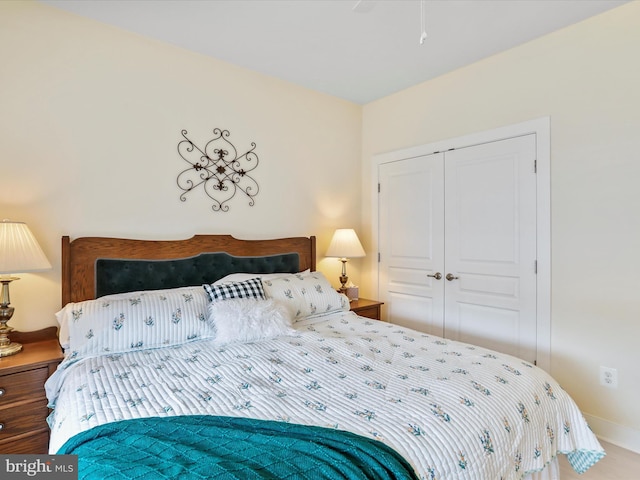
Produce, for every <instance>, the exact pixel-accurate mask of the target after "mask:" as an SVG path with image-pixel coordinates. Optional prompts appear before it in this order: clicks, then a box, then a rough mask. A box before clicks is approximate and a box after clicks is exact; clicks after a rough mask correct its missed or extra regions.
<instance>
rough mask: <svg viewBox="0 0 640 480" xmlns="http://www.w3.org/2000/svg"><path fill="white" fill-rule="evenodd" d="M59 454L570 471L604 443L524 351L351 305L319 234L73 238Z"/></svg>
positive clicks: (248, 470) (301, 470)
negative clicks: (561, 460) (561, 461)
mask: <svg viewBox="0 0 640 480" xmlns="http://www.w3.org/2000/svg"><path fill="white" fill-rule="evenodd" d="M62 255H63V264H62V267H63V279H62V298H63V305H64V307H63V309H62V310H61V311H60V312H58V314H57V318H58V321H59V323H60V342H61V344H62V345H63V347H64V349H65V360H64V361H63V362H62V363H61V365H60V367H59V368H58V370H57V371H56V373H55V374H54V375H53V376H52V377H51V378H50V379H49V380H48V381H47V384H46V390H47V395H48V398H49V402H50V407H51V408H52V413H51V415H50V416H49V419H48V421H49V425H50V427H51V442H50V453H52V454H55V453H58V454H75V455H78V458H79V478H87V479H88V478H96V479H104V478H110V479H126V478H140V479H156V478H181V479H182V478H186V479H197V478H229V479H231V478H242V479H245V478H247V479H249V478H256V479H258V478H292V479H293V478H366V479H373V478H380V479H384V478H388V479H403V478H407V479H409V478H411V479H415V478H419V479H428V480H436V479H438V480H445V479H481V480H485V479H505V480H510V479H522V478H527V479H536V480H538V479H550V478H558V475H559V468H558V464H557V459H558V456H559V455H561V454H564V455H566V456H567V459H568V461H569V463H570V464H571V466H572V467H573V468H574V469H575V470H576V471H577V472H579V473H582V472H584V471H586V470H587V469H588V468H590V467H591V466H592V465H593V464H595V463H596V462H597V461H598V460H599V459H600V458H602V457H603V456H604V450H603V449H602V447H601V446H600V444H599V443H598V441H597V439H596V437H595V436H594V434H593V433H592V432H591V430H590V429H589V427H588V425H587V424H586V422H585V420H584V418H583V416H582V414H581V413H580V411H579V409H578V408H577V406H576V405H575V403H574V402H573V400H572V399H571V398H570V397H569V395H568V394H567V393H566V392H565V391H564V390H562V388H561V387H560V385H558V384H557V382H556V381H555V380H554V379H553V378H552V377H550V376H549V375H548V374H546V373H545V372H544V371H542V370H541V369H539V368H537V367H536V366H534V365H532V364H529V363H527V362H525V361H522V360H520V359H518V358H515V357H511V356H508V355H504V354H501V353H498V352H494V351H490V350H487V349H483V348H480V347H477V346H474V345H469V344H464V343H459V342H455V341H451V340H447V339H444V338H440V337H436V336H432V335H426V334H423V333H420V332H416V331H413V330H410V329H407V328H404V327H399V326H397V325H393V324H390V323H387V322H383V321H377V320H372V319H369V318H363V317H359V316H357V315H356V314H355V313H353V312H351V311H349V303H348V299H347V298H346V297H344V296H342V295H340V294H339V293H337V292H336V291H335V290H334V289H333V288H332V287H331V285H330V283H329V282H328V281H327V279H326V278H325V277H324V276H323V275H322V273H320V272H317V271H316V245H315V237H296V238H288V239H273V240H238V239H235V238H233V237H231V236H220V235H201V236H195V237H193V238H191V239H188V240H177V241H170V240H160V241H149V240H129V239H113V238H101V237H86V238H77V239H75V240H73V241H71V240H70V239H69V237H63V240H62Z"/></svg>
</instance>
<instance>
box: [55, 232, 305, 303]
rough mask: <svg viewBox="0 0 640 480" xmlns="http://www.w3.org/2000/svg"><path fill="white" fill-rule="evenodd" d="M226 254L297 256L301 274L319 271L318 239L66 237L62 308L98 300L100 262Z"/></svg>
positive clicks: (207, 236) (63, 242) (63, 243)
mask: <svg viewBox="0 0 640 480" xmlns="http://www.w3.org/2000/svg"><path fill="white" fill-rule="evenodd" d="M205 252H206V253H210V252H226V253H228V254H230V255H234V256H250V257H258V256H265V255H277V254H282V253H297V254H298V255H299V257H300V271H303V270H306V269H310V270H311V271H315V269H316V237H314V236H311V237H290V238H278V239H271V240H239V239H237V238H234V237H232V236H231V235H195V236H193V237H191V238H189V239H186V240H131V239H123V238H108V237H80V238H76V239H74V240H73V241H71V239H70V238H69V237H68V236H64V237H62V305H66V304H67V303H69V302H80V301H83V300H92V299H94V298H95V277H96V275H95V265H96V260H98V259H104V258H111V259H139V260H166V259H178V258H187V257H192V256H195V255H198V254H200V253H205Z"/></svg>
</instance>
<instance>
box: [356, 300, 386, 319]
mask: <svg viewBox="0 0 640 480" xmlns="http://www.w3.org/2000/svg"><path fill="white" fill-rule="evenodd" d="M382 305H384V302H378V301H376V300H367V299H366V298H359V299H358V300H354V301H352V302H351V304H350V310H351V311H352V312H355V313H357V314H358V315H360V316H361V317H368V318H373V319H374V320H380V307H381V306H382Z"/></svg>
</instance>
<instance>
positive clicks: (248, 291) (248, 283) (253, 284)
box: [202, 278, 264, 302]
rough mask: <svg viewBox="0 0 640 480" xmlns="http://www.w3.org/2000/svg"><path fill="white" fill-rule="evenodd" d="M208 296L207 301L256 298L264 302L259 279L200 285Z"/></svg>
mask: <svg viewBox="0 0 640 480" xmlns="http://www.w3.org/2000/svg"><path fill="white" fill-rule="evenodd" d="M202 286H203V287H204V289H205V291H206V292H207V295H208V296H209V300H210V301H212V302H215V301H216V300H229V299H231V298H258V299H260V300H264V290H263V289H262V281H261V280H260V279H259V278H250V279H248V280H245V281H243V282H229V283H221V284H219V285H216V284H215V283H214V284H211V285H209V284H207V283H205V284H204V285H202Z"/></svg>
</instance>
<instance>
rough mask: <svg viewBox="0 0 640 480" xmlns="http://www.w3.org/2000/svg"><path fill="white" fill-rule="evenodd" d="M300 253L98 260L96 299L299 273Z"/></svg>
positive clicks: (212, 254) (204, 254)
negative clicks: (241, 276) (236, 277)
mask: <svg viewBox="0 0 640 480" xmlns="http://www.w3.org/2000/svg"><path fill="white" fill-rule="evenodd" d="M299 271H300V258H299V256H298V254H297V253H286V254H282V255H268V256H263V257H237V256H233V255H229V254H228V253H224V252H216V253H202V254H200V255H197V256H195V257H190V258H180V259H174V260H129V259H98V260H96V269H95V272H96V297H101V296H103V295H109V294H112V293H122V292H135V291H138V290H159V289H163V288H177V287H186V286H191V285H202V284H203V283H213V282H215V281H216V280H219V279H220V278H222V277H225V276H226V275H229V274H230V273H297V272H299Z"/></svg>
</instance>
